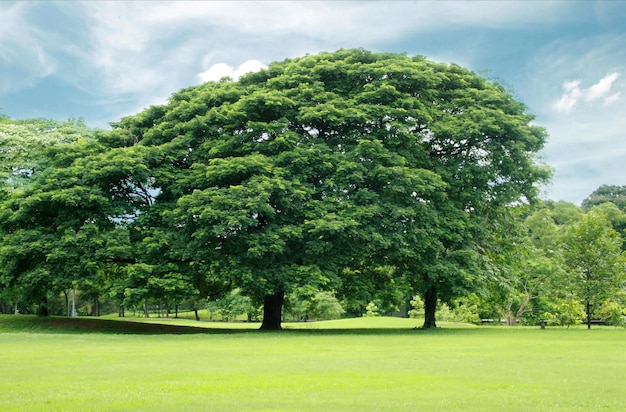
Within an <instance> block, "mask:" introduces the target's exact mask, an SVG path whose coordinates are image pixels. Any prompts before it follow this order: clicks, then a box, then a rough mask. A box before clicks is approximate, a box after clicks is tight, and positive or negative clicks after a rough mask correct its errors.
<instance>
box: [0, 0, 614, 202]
mask: <svg viewBox="0 0 626 412" xmlns="http://www.w3.org/2000/svg"><path fill="white" fill-rule="evenodd" d="M0 22H1V23H0V113H2V114H5V115H8V116H10V117H12V118H18V119H19V118H26V117H46V118H53V119H59V120H64V119H68V118H70V117H73V118H83V119H84V120H85V121H86V123H87V124H88V125H90V126H93V127H102V128H106V127H108V123H109V122H114V121H117V120H119V119H120V118H122V117H123V116H126V115H130V114H134V113H137V112H139V111H140V110H142V109H143V108H145V107H147V106H149V105H152V104H161V103H164V102H165V101H166V100H167V98H168V97H169V96H170V95H171V94H172V93H173V92H175V91H176V90H179V89H181V88H183V87H188V86H191V85H195V84H200V83H201V82H202V81H205V80H211V79H216V78H219V77H221V76H223V75H230V76H232V77H236V76H237V75H238V74H240V73H242V72H245V71H248V70H257V69H258V68H260V67H263V66H264V65H267V64H268V63H270V62H272V61H276V60H283V59H285V58H288V57H297V56H301V55H304V54H306V53H310V54H312V53H317V52H320V51H333V50H336V49H339V48H352V47H363V48H366V49H369V50H372V51H389V52H406V53H408V54H409V55H415V54H421V55H425V56H427V57H428V58H430V59H431V60H435V61H442V62H454V63H457V64H460V65H463V66H465V67H468V68H470V69H472V70H474V71H476V72H478V73H481V74H483V75H485V76H487V77H490V78H493V79H497V80H498V81H499V82H501V83H503V84H505V85H506V86H507V87H508V88H510V89H511V90H512V92H513V93H514V95H515V96H516V97H517V98H518V99H519V100H521V101H523V102H524V103H525V104H526V105H527V106H528V111H529V112H530V113H532V114H534V115H535V116H536V121H535V123H536V124H538V125H541V126H544V127H546V128H547V129H548V132H549V133H550V140H549V143H548V144H547V146H546V148H545V150H544V151H543V152H542V156H543V158H544V160H545V161H546V162H547V163H548V164H549V165H551V166H552V167H553V168H554V170H555V176H554V178H553V182H552V184H551V185H549V186H548V187H546V188H545V193H544V197H545V198H549V199H553V200H566V201H570V202H574V203H577V204H579V203H580V202H581V201H582V200H583V199H584V198H585V197H587V196H588V195H589V194H590V193H591V192H592V191H593V190H595V189H596V188H597V187H598V186H600V185H601V184H615V185H626V142H625V141H624V140H626V113H625V111H626V110H625V109H626V23H625V22H626V2H623V1H606V2H592V1H539V0H537V1H526V2H524V1H495V2H491V1H478V2H473V1H439V2H431V1H419V0H418V1H379V2H377V1H355V0H353V1H326V2H324V1H300V2H295V1H294V2H289V1H277V2H263V1H249V2H246V1H236V2H226V1H225V2H220V1H207V2H200V1H194V2H183V1H176V2H165V1H158V2H150V1H137V2H124V1H104V2H98V1H89V2H78V1H65V2H55V1H28V2H6V1H4V2H0Z"/></svg>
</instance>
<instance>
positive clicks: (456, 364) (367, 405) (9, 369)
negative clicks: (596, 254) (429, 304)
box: [0, 316, 626, 411]
mask: <svg viewBox="0 0 626 412" xmlns="http://www.w3.org/2000/svg"><path fill="white" fill-rule="evenodd" d="M153 321H154V319H153ZM161 321H164V322H170V323H175V322H176V321H175V320H167V319H161ZM185 322H186V321H185ZM416 323H417V322H416V321H414V320H407V319H388V318H376V319H371V318H370V319H353V320H345V321H335V322H325V323H321V322H320V323H308V324H299V325H296V324H294V325H293V326H292V325H290V324H288V325H286V326H288V327H292V329H288V330H285V331H282V332H278V333H276V332H259V331H256V330H246V329H241V328H240V329H237V330H227V329H223V328H222V329H216V328H211V327H207V326H211V324H210V323H209V322H201V324H202V326H204V328H193V326H191V325H189V326H188V327H186V328H185V327H183V326H177V324H175V325H156V324H144V323H138V322H126V321H113V320H101V319H87V318H79V319H64V318H51V319H38V318H35V317H30V316H0V361H1V362H0V410H2V411H455V410H456V411H472V410H473V411H599V410H606V411H618V410H626V387H625V385H626V331H624V330H622V329H613V328H600V327H598V328H595V329H592V330H590V331H587V330H585V329H580V328H574V329H564V328H547V329H546V330H541V329H539V328H538V327H536V328H522V327H514V328H510V327H504V326H496V327H469V326H467V327H463V326H454V325H443V326H445V327H443V328H440V329H438V330H433V331H423V330H415V329H414V327H415V326H416ZM244 325H245V326H248V327H249V326H250V325H248V324H244ZM220 326H224V324H220ZM238 326H241V325H238ZM255 326H256V327H258V324H257V325H255ZM321 326H324V328H323V329H318V328H319V327H321ZM296 327H300V329H296ZM333 328H334V329H333ZM192 332H198V333H192Z"/></svg>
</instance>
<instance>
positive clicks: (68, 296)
mask: <svg viewBox="0 0 626 412" xmlns="http://www.w3.org/2000/svg"><path fill="white" fill-rule="evenodd" d="M63 294H64V295H65V314H66V316H68V317H69V316H70V315H71V313H70V295H69V293H68V292H67V290H64V291H63Z"/></svg>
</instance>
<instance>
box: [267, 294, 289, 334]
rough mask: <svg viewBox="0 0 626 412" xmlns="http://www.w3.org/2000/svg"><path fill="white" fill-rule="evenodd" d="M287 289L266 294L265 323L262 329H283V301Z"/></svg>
mask: <svg viewBox="0 0 626 412" xmlns="http://www.w3.org/2000/svg"><path fill="white" fill-rule="evenodd" d="M284 300H285V291H284V290H281V291H278V292H276V293H274V294H273V295H266V296H265V299H264V300H263V323H261V330H281V329H282V327H281V325H280V324H281V321H282V312H283V302H284Z"/></svg>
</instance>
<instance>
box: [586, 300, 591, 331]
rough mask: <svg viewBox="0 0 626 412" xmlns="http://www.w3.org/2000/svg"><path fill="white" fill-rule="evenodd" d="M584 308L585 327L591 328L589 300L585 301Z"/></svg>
mask: <svg viewBox="0 0 626 412" xmlns="http://www.w3.org/2000/svg"><path fill="white" fill-rule="evenodd" d="M585 310H586V312H587V329H591V302H589V300H587V302H585Z"/></svg>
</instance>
